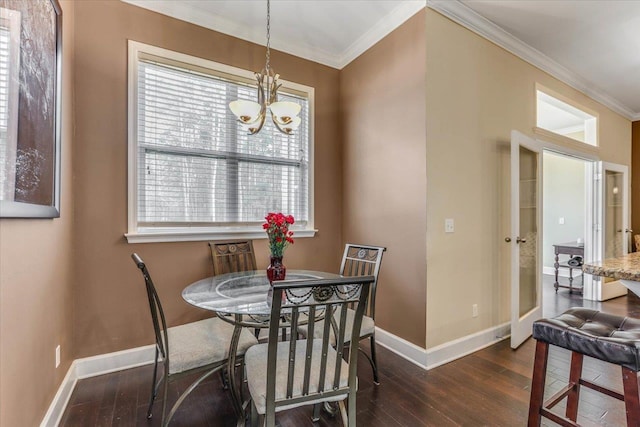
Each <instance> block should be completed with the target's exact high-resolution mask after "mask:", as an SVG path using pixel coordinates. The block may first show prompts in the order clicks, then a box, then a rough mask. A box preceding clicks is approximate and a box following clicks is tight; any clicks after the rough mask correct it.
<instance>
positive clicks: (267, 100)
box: [229, 0, 302, 135]
mask: <svg viewBox="0 0 640 427" xmlns="http://www.w3.org/2000/svg"><path fill="white" fill-rule="evenodd" d="M270 19H271V8H270V0H267V53H266V64H265V67H264V68H263V69H262V71H261V72H259V73H255V77H256V81H257V83H258V101H257V102H255V101H247V100H242V99H238V100H236V101H232V102H230V103H229V108H230V109H231V112H232V113H233V114H234V115H235V116H236V117H237V119H238V121H239V122H240V123H242V128H243V129H244V130H246V131H247V132H248V133H249V134H250V135H255V134H256V133H258V132H260V130H261V129H262V127H263V126H264V123H265V120H266V118H267V115H271V120H272V121H273V124H274V125H275V127H276V128H277V129H278V130H279V131H280V132H282V133H285V134H287V135H291V134H292V133H293V132H294V131H295V130H296V129H297V128H298V126H300V123H301V121H302V120H301V119H300V117H299V116H298V114H299V113H300V109H301V108H302V107H301V106H300V105H299V104H296V103H295V102H289V101H278V89H280V86H282V84H281V83H279V82H278V78H279V77H280V75H278V74H276V73H275V72H274V71H273V69H272V68H271V67H270V65H269V59H270V53H271V52H270V49H269V47H270V38H271V27H270Z"/></svg>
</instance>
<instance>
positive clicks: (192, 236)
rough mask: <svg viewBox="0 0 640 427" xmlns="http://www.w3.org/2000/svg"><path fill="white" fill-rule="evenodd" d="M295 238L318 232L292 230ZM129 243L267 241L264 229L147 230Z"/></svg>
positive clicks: (130, 235) (130, 234)
mask: <svg viewBox="0 0 640 427" xmlns="http://www.w3.org/2000/svg"><path fill="white" fill-rule="evenodd" d="M292 231H293V232H294V236H293V237H294V238H301V237H314V236H315V234H316V232H317V231H318V230H314V229H302V230H296V229H293V230H292ZM124 236H125V237H126V238H127V242H128V243H166V242H201V241H212V240H237V239H266V238H267V235H266V233H265V232H264V230H262V229H245V230H238V229H211V228H145V229H140V230H138V231H136V232H134V233H126V234H125V235H124Z"/></svg>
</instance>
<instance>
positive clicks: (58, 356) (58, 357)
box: [56, 344, 60, 368]
mask: <svg viewBox="0 0 640 427" xmlns="http://www.w3.org/2000/svg"><path fill="white" fill-rule="evenodd" d="M58 366H60V344H58V346H57V347H56V368H57V367H58Z"/></svg>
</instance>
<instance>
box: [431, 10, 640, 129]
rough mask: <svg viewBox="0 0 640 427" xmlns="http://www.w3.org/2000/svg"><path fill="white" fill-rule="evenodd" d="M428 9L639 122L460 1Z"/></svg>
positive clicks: (630, 112) (614, 101)
mask: <svg viewBox="0 0 640 427" xmlns="http://www.w3.org/2000/svg"><path fill="white" fill-rule="evenodd" d="M427 6H428V7H429V8H431V9H433V10H435V11H437V12H439V13H440V14H442V15H444V16H446V17H447V18H449V19H451V20H452V21H454V22H456V23H458V24H460V25H462V26H463V27H465V28H468V29H469V30H471V31H473V32H474V33H476V34H478V35H480V36H482V37H484V38H485V39H487V40H489V41H491V42H493V43H495V44H497V45H498V46H500V47H501V48H503V49H505V50H507V51H509V52H511V53H512V54H514V55H516V56H517V57H519V58H521V59H522V60H524V61H526V62H528V63H530V64H531V65H533V66H534V67H537V68H539V69H541V70H542V71H544V72H546V73H548V74H550V75H551V76H553V77H555V78H557V79H558V80H560V81H562V82H564V83H566V84H568V85H569V86H571V87H573V88H574V89H577V90H579V91H580V92H582V93H584V94H585V95H587V96H588V97H590V98H592V99H593V100H595V101H597V102H599V103H600V104H602V105H604V106H605V107H607V108H609V109H611V110H612V111H615V112H616V113H618V114H620V115H621V116H624V117H626V118H627V119H629V120H639V119H640V112H637V113H636V112H635V111H633V110H631V109H630V108H628V107H627V106H626V105H624V104H622V103H621V102H620V101H618V100H617V99H615V98H613V97H612V96H610V95H609V94H607V93H605V92H604V91H602V90H600V89H597V88H595V87H594V85H593V83H591V82H589V81H587V80H586V79H584V78H583V77H581V76H580V75H578V74H576V73H574V72H573V71H571V70H569V69H568V68H566V67H564V66H562V65H560V64H559V63H557V62H556V61H554V60H553V59H551V58H549V57H548V56H547V55H545V54H544V53H542V52H540V51H539V50H537V49H535V48H534V47H531V46H530V45H528V44H526V43H524V42H523V41H522V40H520V39H518V38H517V37H515V36H513V35H512V34H511V33H509V32H507V31H505V30H503V29H502V28H501V27H499V26H497V25H496V24H494V23H493V22H491V21H489V20H488V19H487V18H485V17H484V16H482V15H480V14H479V13H477V12H475V11H474V10H473V9H471V8H469V7H467V6H465V5H464V4H463V3H461V2H460V1H459V0H427Z"/></svg>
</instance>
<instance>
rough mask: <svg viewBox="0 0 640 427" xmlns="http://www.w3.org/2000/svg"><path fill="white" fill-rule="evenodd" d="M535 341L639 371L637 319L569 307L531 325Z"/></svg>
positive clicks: (639, 341)
mask: <svg viewBox="0 0 640 427" xmlns="http://www.w3.org/2000/svg"><path fill="white" fill-rule="evenodd" d="M533 337H534V338H535V339H536V340H540V341H544V342H548V343H549V344H552V345H556V346H558V347H563V348H566V349H568V350H571V351H575V352H578V353H582V354H584V355H587V356H591V357H594V358H596V359H600V360H604V361H605V362H610V363H615V364H617V365H622V366H625V367H627V368H629V369H632V370H634V371H638V370H640V320H639V319H633V318H630V317H621V316H615V315H612V314H607V313H602V312H600V311H597V310H591V309H587V308H572V309H569V310H567V311H566V312H564V313H563V314H561V315H560V316H558V317H555V318H553V319H540V320H538V321H536V322H535V323H534V324H533Z"/></svg>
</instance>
